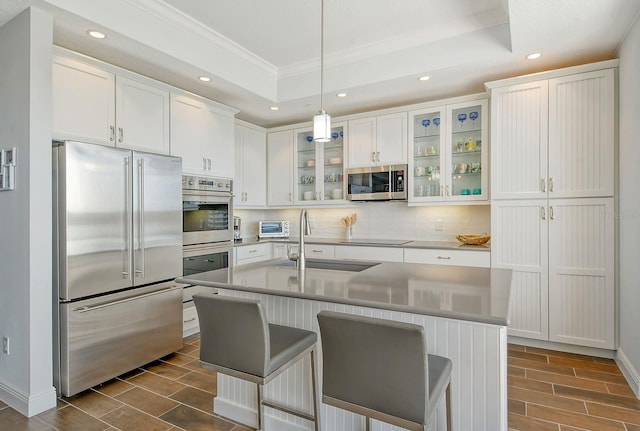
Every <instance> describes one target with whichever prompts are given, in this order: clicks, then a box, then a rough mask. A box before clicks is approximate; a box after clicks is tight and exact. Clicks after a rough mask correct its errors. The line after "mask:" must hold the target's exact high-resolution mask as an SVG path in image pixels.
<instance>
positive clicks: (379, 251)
mask: <svg viewBox="0 0 640 431" xmlns="http://www.w3.org/2000/svg"><path fill="white" fill-rule="evenodd" d="M335 257H336V258H337V259H358V260H371V261H374V262H402V261H403V260H404V252H403V250H402V249H401V248H397V247H369V246H357V245H336V246H335Z"/></svg>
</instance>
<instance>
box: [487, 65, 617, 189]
mask: <svg viewBox="0 0 640 431" xmlns="http://www.w3.org/2000/svg"><path fill="white" fill-rule="evenodd" d="M614 85H615V84H614V72H613V70H612V69H605V70H598V71H594V72H586V73H580V74H576V75H570V76H564V77H560V78H554V79H550V80H540V81H534V82H529V83H524V84H517V85H509V86H505V87H497V88H493V89H492V91H491V139H492V151H491V172H492V176H491V178H492V181H491V193H492V198H493V199H522V198H524V199H527V198H529V199H531V198H545V197H549V198H565V197H602V196H613V193H614V175H613V172H614V158H613V156H614V151H615V144H614V143H615V120H614V118H615V106H614V104H615V86H614Z"/></svg>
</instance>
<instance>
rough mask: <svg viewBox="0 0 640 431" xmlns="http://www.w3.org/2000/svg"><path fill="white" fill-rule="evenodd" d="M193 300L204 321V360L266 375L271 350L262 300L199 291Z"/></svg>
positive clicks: (201, 334) (201, 329)
mask: <svg viewBox="0 0 640 431" xmlns="http://www.w3.org/2000/svg"><path fill="white" fill-rule="evenodd" d="M193 302H194V303H195V305H196V311H197V313H198V320H199V321H200V360H201V361H203V362H208V363H210V364H214V365H218V366H222V367H226V368H230V369H233V370H237V371H241V372H243V373H248V374H253V375H256V376H260V377H265V376H266V375H267V373H268V370H267V367H268V363H269V359H270V354H271V352H270V351H269V349H270V343H269V324H268V322H267V318H266V315H265V312H264V309H263V308H262V305H261V304H260V301H257V300H252V299H242V298H232V297H228V296H221V295H216V294H212V293H198V294H196V295H193Z"/></svg>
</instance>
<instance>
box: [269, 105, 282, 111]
mask: <svg viewBox="0 0 640 431" xmlns="http://www.w3.org/2000/svg"><path fill="white" fill-rule="evenodd" d="M269 109H271V110H272V111H277V110H278V109H280V108H278V107H277V106H269Z"/></svg>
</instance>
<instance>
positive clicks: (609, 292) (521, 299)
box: [491, 198, 615, 349]
mask: <svg viewBox="0 0 640 431" xmlns="http://www.w3.org/2000/svg"><path fill="white" fill-rule="evenodd" d="M491 223H492V228H491V233H492V247H491V262H492V266H493V267H495V268H511V269H513V284H512V292H511V324H510V326H509V334H510V335H513V336H520V337H527V338H535V339H541V340H548V341H554V342H560V343H567V344H576V345H581V346H587V347H597V348H603V349H613V348H614V347H615V314H614V313H615V303H614V301H615V290H614V289H615V288H614V252H615V250H614V212H613V198H593V199H582V198H579V199H551V200H546V199H540V200H520V201H515V200H514V201H493V202H492V209H491Z"/></svg>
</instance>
